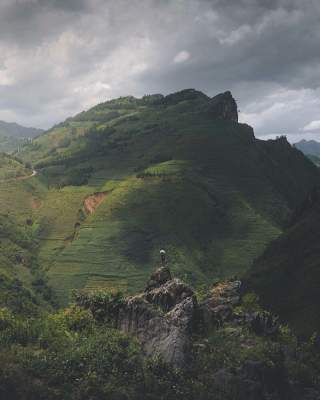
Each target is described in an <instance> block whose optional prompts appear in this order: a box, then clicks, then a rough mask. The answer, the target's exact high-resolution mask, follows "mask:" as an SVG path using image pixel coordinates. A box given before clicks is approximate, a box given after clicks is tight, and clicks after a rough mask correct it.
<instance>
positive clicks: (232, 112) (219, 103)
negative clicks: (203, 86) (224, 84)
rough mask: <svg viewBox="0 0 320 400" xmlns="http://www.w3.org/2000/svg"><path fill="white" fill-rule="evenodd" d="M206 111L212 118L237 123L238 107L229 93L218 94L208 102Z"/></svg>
mask: <svg viewBox="0 0 320 400" xmlns="http://www.w3.org/2000/svg"><path fill="white" fill-rule="evenodd" d="M208 111H209V113H210V115H211V116H213V117H214V118H222V119H229V120H231V121H235V122H238V106H237V103H236V101H235V99H234V98H233V97H232V94H231V92H229V91H227V92H224V93H220V94H218V95H217V96H215V97H213V98H212V99H211V100H210V101H209V108H208Z"/></svg>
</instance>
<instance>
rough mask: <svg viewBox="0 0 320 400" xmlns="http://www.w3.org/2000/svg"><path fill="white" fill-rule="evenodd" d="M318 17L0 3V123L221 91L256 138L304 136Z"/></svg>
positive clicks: (229, 1) (71, 1) (229, 0)
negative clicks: (189, 90) (147, 97)
mask: <svg viewBox="0 0 320 400" xmlns="http://www.w3.org/2000/svg"><path fill="white" fill-rule="evenodd" d="M319 18H320V3H319V2H318V1H313V0H306V1H304V2H301V1H296V0H268V1H267V0H234V1H233V0H161V1H159V0H139V1H138V0H118V1H117V2H114V1H107V0H86V1H85V0H83V1H80V0H37V1H36V0H20V1H12V0H2V2H1V4H0V119H1V118H7V119H8V118H9V119H16V120H18V121H19V122H23V123H28V124H37V125H43V126H49V125H50V124H52V123H54V122H58V121H59V120H61V119H63V118H65V117H67V116H69V115H70V114H73V113H75V112H77V111H80V110H82V109H83V108H85V107H89V106H91V105H93V104H95V103H96V102H98V101H103V100H105V99H107V98H110V97H115V96H119V95H127V94H134V95H142V94H144V93H151V92H163V93H169V92H172V91H174V90H179V89H182V88H186V87H195V88H198V89H200V90H203V91H205V92H206V93H208V94H209V95H214V94H215V93H216V92H219V91H222V90H227V89H231V90H232V91H233V93H234V95H235V97H236V98H237V100H238V102H239V107H240V109H241V111H242V112H241V119H242V120H245V121H248V122H249V123H251V124H253V125H254V126H255V128H256V131H257V133H258V134H266V135H267V134H271V133H279V132H280V133H290V134H299V133H301V134H302V133H303V134H304V135H306V134H308V135H313V136H316V135H317V134H318V133H319V134H320V130H319V131H318V130H317V129H316V128H315V129H313V130H309V131H308V130H306V129H304V128H305V127H308V126H311V127H317V126H318V125H319V124H318V125H317V123H314V124H313V125H312V121H319V120H320V117H319V116H318V114H317V113H318V110H319V105H320V101H319V92H320V89H319V82H320V52H319V51H318V44H319V43H320V30H319V29H318V24H319ZM310 124H311V125H310Z"/></svg>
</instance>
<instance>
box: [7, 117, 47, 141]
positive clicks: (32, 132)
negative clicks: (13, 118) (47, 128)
mask: <svg viewBox="0 0 320 400" xmlns="http://www.w3.org/2000/svg"><path fill="white" fill-rule="evenodd" d="M42 132H43V130H42V129H37V128H27V127H25V126H21V125H19V124H16V123H15V122H5V121H0V136H6V137H14V138H27V137H28V138H29V137H35V136H37V135H39V134H40V133H42Z"/></svg>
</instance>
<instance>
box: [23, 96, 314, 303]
mask: <svg viewBox="0 0 320 400" xmlns="http://www.w3.org/2000/svg"><path fill="white" fill-rule="evenodd" d="M208 101H209V99H208V98H207V97H206V96H204V95H203V94H200V93H197V92H182V93H178V94H174V95H173V96H171V97H167V98H165V99H160V103H159V98H157V97H156V98H155V97H149V98H146V99H143V100H136V99H134V98H123V99H119V100H115V101H111V102H107V103H104V104H101V105H98V106H97V107H95V108H93V109H91V110H89V111H88V112H85V113H82V114H80V115H78V116H77V117H75V118H74V119H69V120H67V121H66V122H65V123H64V124H61V125H59V126H57V127H55V128H54V129H52V130H51V131H49V132H48V133H46V134H44V135H41V136H40V137H39V138H38V139H36V140H34V141H33V143H32V144H29V145H27V146H26V147H25V151H24V152H23V153H22V156H23V157H24V160H25V161H30V160H37V161H36V167H37V169H38V170H39V171H40V176H41V179H43V180H45V182H46V183H47V184H48V185H49V186H50V187H51V189H50V190H49V192H47V193H46V194H45V195H44V198H43V200H42V202H41V206H40V207H39V208H38V209H37V210H35V211H34V213H35V215H36V218H37V221H39V224H40V225H41V230H40V238H41V239H42V240H41V242H40V247H39V259H40V260H41V262H42V263H43V264H45V265H46V266H47V265H48V266H50V270H49V276H50V280H51V282H52V284H53V286H54V287H55V288H56V289H57V290H58V291H59V294H60V296H61V299H64V300H66V299H67V298H68V296H69V291H70V290H71V289H72V288H80V287H87V288H94V287H100V286H112V287H114V286H120V287H125V288H127V287H128V288H129V289H130V290H136V289H138V288H139V289H140V288H141V286H142V285H143V282H144V281H145V278H146V276H147V275H148V274H149V269H150V267H153V265H154V263H155V262H156V260H157V258H158V250H159V248H160V247H166V248H167V249H168V250H169V255H170V262H171V265H172V268H173V270H174V272H175V273H176V274H181V275H184V276H186V277H187V278H188V279H189V280H190V281H192V282H199V281H200V282H206V281H207V280H208V279H210V280H213V279H215V278H218V277H221V276H230V275H233V274H242V273H243V272H244V271H246V270H247V268H248V267H249V266H250V264H251V262H252V260H253V259H254V258H255V257H256V256H257V255H259V254H261V252H262V251H263V249H264V248H265V246H266V245H267V244H268V243H269V242H270V241H271V240H272V239H274V238H275V237H277V236H278V235H279V233H280V231H281V228H282V225H283V223H284V222H285V221H286V220H287V218H288V216H289V214H290V212H291V210H292V209H293V208H294V207H295V206H296V205H297V204H298V203H299V201H300V200H301V199H302V198H303V197H304V196H305V194H306V193H307V191H308V190H309V189H310V188H311V187H312V186H313V185H314V183H315V181H317V180H318V172H317V170H316V168H315V167H314V166H313V165H312V164H311V162H309V161H307V160H306V158H305V157H304V156H303V155H302V154H301V153H300V152H299V151H297V150H294V149H292V148H291V146H290V145H289V144H288V143H287V142H286V141H285V140H283V139H280V140H277V141H269V142H263V141H259V140H256V139H254V136H253V132H252V129H251V128H250V127H248V126H247V125H243V124H238V123H236V122H233V121H227V120H220V119H215V118H213V117H212V116H211V114H210V112H209V111H208ZM154 102H158V104H156V105H155V104H152V103H154ZM75 185H77V186H75ZM60 188H61V189H60ZM95 192H106V193H107V195H106V197H105V199H104V201H103V202H102V204H101V205H100V207H99V208H97V210H96V211H95V212H94V213H93V214H91V215H86V214H85V213H84V212H83V210H82V205H83V201H84V199H85V197H86V196H87V195H89V194H92V193H95Z"/></svg>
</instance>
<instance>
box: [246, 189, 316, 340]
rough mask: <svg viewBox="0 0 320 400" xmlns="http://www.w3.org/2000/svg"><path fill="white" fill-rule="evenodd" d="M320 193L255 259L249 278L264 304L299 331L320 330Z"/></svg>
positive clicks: (250, 283)
mask: <svg viewBox="0 0 320 400" xmlns="http://www.w3.org/2000/svg"><path fill="white" fill-rule="evenodd" d="M319 221H320V196H319V193H318V192H315V193H314V194H313V196H311V197H310V198H309V199H308V201H307V202H306V203H305V204H304V205H303V207H302V208H301V210H299V212H298V214H297V215H296V217H295V218H294V223H292V225H291V226H290V227H289V229H288V230H287V231H286V232H285V233H284V234H283V235H282V236H281V237H280V238H279V239H278V240H276V241H275V242H273V243H271V244H270V246H269V247H268V248H267V250H266V251H265V253H264V254H263V255H262V256H261V257H260V258H259V259H258V260H257V261H256V262H255V264H254V265H253V268H252V271H251V273H250V275H249V277H248V280H247V285H248V287H250V288H252V289H254V290H255V291H256V292H257V293H258V294H259V295H260V296H261V300H262V301H263V303H264V304H266V305H268V307H271V308H272V309H273V310H274V311H275V312H277V313H279V315H280V316H281V317H282V318H283V319H284V320H286V321H288V322H290V325H291V326H292V327H294V328H295V330H296V331H297V332H298V333H299V334H312V333H313V332H314V331H318V332H319V330H320V316H319V296H320V262H319V259H320V247H319V235H320V225H319Z"/></svg>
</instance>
